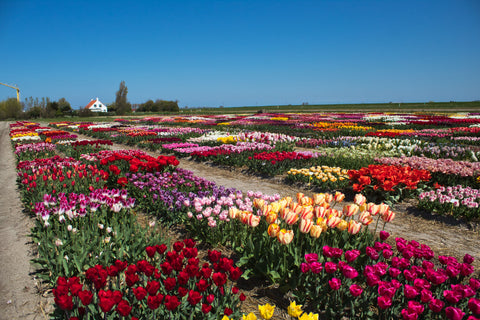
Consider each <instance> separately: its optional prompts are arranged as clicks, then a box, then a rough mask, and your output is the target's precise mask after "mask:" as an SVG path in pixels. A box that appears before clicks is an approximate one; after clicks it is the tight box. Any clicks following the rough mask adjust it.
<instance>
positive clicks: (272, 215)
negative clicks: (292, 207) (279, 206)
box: [265, 212, 278, 224]
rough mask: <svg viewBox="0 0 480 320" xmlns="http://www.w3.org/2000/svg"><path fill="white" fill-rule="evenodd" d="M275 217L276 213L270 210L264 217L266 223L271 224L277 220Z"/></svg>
mask: <svg viewBox="0 0 480 320" xmlns="http://www.w3.org/2000/svg"><path fill="white" fill-rule="evenodd" d="M277 218H278V215H277V214H276V213H273V212H270V213H269V214H267V216H266V217H265V220H266V221H267V223H268V224H271V223H274V222H275V221H277Z"/></svg>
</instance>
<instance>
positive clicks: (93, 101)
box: [85, 99, 97, 109]
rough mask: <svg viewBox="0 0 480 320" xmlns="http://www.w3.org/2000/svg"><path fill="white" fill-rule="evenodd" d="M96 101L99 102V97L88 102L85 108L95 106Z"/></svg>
mask: <svg viewBox="0 0 480 320" xmlns="http://www.w3.org/2000/svg"><path fill="white" fill-rule="evenodd" d="M95 102H97V99H95V100H92V101H90V102H89V103H88V104H87V106H86V107H85V109H90V107H91V106H93V104H94V103H95Z"/></svg>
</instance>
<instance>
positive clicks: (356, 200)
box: [353, 193, 367, 206]
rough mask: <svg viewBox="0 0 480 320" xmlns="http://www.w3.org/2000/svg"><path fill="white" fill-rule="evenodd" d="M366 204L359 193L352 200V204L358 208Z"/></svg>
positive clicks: (365, 200) (364, 198)
mask: <svg viewBox="0 0 480 320" xmlns="http://www.w3.org/2000/svg"><path fill="white" fill-rule="evenodd" d="M366 202H367V198H366V197H365V196H364V195H363V194H361V193H357V194H356V195H355V198H354V199H353V203H355V204H356V205H358V206H361V205H363V204H365V203H366Z"/></svg>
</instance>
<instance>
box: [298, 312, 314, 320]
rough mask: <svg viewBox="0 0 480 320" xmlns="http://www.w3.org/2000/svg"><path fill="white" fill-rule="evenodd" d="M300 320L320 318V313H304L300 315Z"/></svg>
mask: <svg viewBox="0 0 480 320" xmlns="http://www.w3.org/2000/svg"><path fill="white" fill-rule="evenodd" d="M298 320H318V314H317V313H311V312H310V313H308V314H307V313H304V314H302V315H301V316H300V317H298Z"/></svg>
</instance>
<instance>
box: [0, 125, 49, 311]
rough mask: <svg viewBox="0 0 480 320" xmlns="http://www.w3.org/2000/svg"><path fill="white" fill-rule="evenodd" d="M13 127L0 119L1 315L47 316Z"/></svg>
mask: <svg viewBox="0 0 480 320" xmlns="http://www.w3.org/2000/svg"><path fill="white" fill-rule="evenodd" d="M9 130H10V128H9V124H8V123H7V122H4V121H2V122H0V182H1V183H0V243H1V246H0V270H1V271H0V272H1V273H0V319H45V318H44V316H43V313H42V312H41V308H40V303H41V301H40V296H39V295H38V294H37V289H36V286H37V283H36V281H35V280H34V279H33V276H32V275H31V273H32V271H33V268H32V266H31V265H30V262H29V261H30V259H31V258H32V254H31V247H32V245H31V244H29V241H30V239H29V238H28V233H29V232H30V228H31V226H32V221H31V219H30V218H29V217H27V216H26V215H25V214H24V213H23V212H22V204H21V202H20V198H19V194H18V192H17V188H16V170H15V167H16V165H15V158H14V155H13V152H12V147H11V145H10V136H9Z"/></svg>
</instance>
